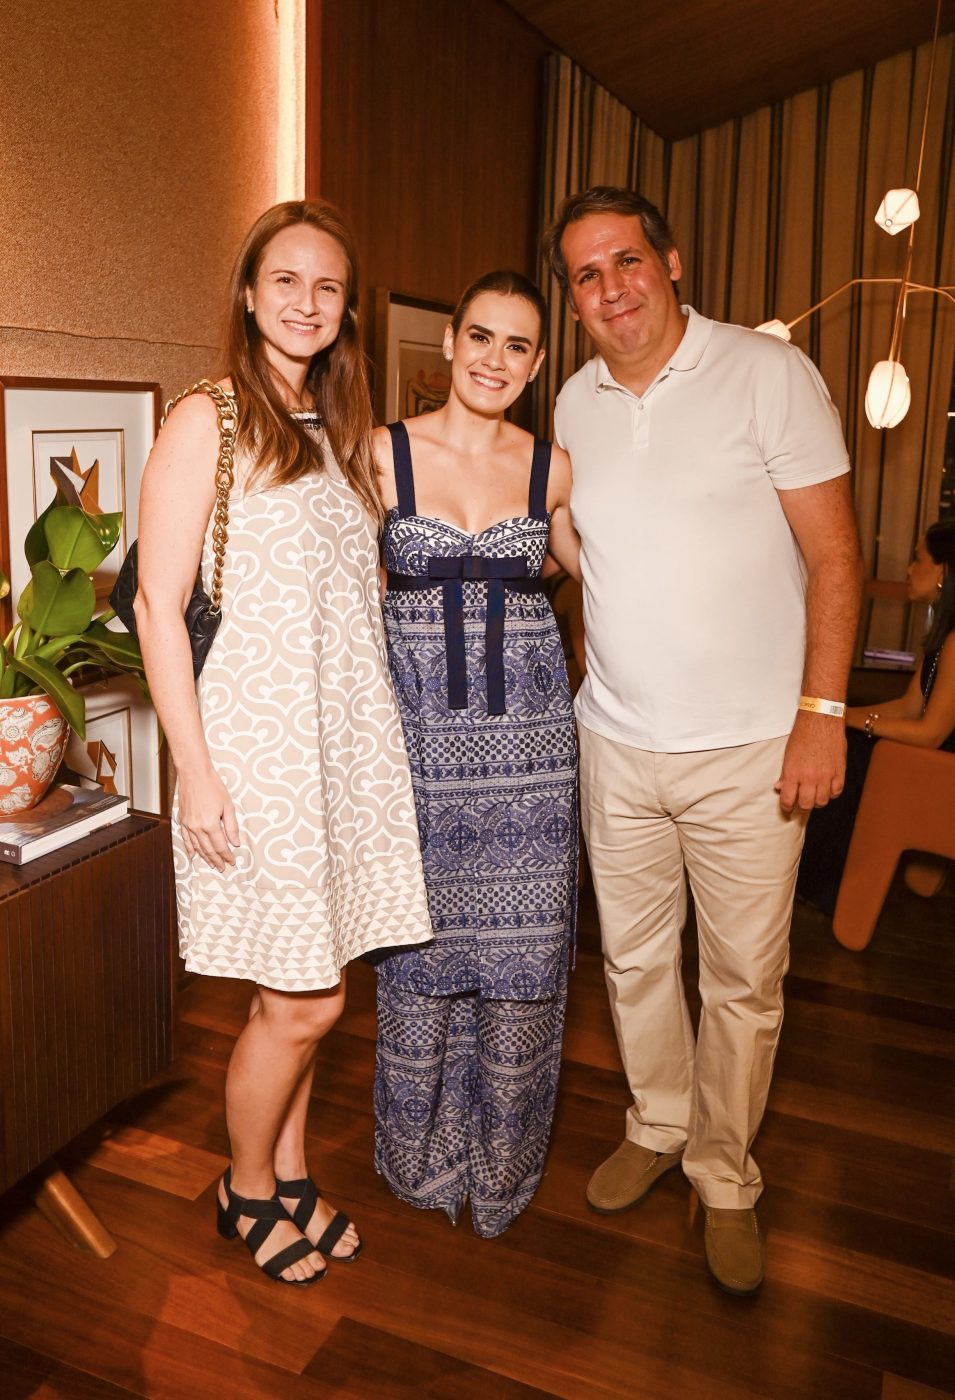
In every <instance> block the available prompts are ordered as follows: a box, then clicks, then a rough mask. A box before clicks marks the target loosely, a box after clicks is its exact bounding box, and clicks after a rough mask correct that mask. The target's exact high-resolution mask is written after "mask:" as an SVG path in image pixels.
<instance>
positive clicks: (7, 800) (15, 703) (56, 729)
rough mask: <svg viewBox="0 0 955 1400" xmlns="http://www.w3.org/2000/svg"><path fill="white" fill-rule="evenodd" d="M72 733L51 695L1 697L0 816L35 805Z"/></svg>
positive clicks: (41, 795) (46, 786)
mask: <svg viewBox="0 0 955 1400" xmlns="http://www.w3.org/2000/svg"><path fill="white" fill-rule="evenodd" d="M69 737H70V727H69V725H68V724H67V722H66V720H65V719H64V718H63V716H62V715H61V714H60V712H59V710H58V709H57V708H56V706H55V705H54V703H53V701H52V700H51V699H50V697H49V696H48V695H26V696H23V697H22V698H20V699H16V700H0V816H5V817H9V816H12V815H13V814H14V813H15V812H26V811H28V810H29V808H30V807H35V806H36V804H37V803H38V802H39V801H40V800H41V798H42V797H43V795H44V793H45V792H46V790H47V788H48V787H49V786H50V784H51V783H52V781H53V775H54V774H55V773H56V770H57V769H58V768H59V766H60V760H61V759H62V757H63V751H64V750H65V748H66V741H67V739H68V738H69Z"/></svg>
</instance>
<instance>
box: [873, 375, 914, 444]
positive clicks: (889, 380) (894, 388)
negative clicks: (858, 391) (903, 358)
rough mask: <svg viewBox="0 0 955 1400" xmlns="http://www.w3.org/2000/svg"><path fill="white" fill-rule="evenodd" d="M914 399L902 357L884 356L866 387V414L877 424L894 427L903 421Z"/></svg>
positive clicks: (878, 425)
mask: <svg viewBox="0 0 955 1400" xmlns="http://www.w3.org/2000/svg"><path fill="white" fill-rule="evenodd" d="M911 402H912V390H911V388H910V387H909V377H908V375H907V374H906V372H905V370H904V369H903V368H902V366H901V365H900V364H899V362H898V360H880V361H879V363H878V364H877V365H875V366H874V367H873V370H872V373H871V374H870V375H869V383H868V385H867V387H866V391H865V416H866V417H867V418H868V420H869V422H870V423H871V424H872V426H873V428H894V427H896V426H897V424H899V423H901V422H902V419H903V418H904V417H905V415H906V414H907V413H908V411H909V404H910V403H911Z"/></svg>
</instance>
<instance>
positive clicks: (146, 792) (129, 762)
mask: <svg viewBox="0 0 955 1400" xmlns="http://www.w3.org/2000/svg"><path fill="white" fill-rule="evenodd" d="M159 413H160V398H159V385H158V384H149V383H140V382H130V381H114V380H101V379H33V378H23V377H20V376H11V375H0V568H2V569H3V572H4V573H5V574H6V576H7V578H8V579H9V580H10V596H9V597H8V598H5V599H4V600H3V602H2V604H0V609H2V613H3V615H2V617H0V626H2V627H3V629H4V632H7V631H8V630H9V628H10V626H11V624H12V620H13V617H14V614H15V609H16V605H17V600H18V599H19V597H20V594H21V593H22V591H23V589H24V588H25V587H26V585H27V584H28V583H29V581H30V568H29V565H28V564H27V561H26V555H25V554H24V550H23V544H24V540H25V539H26V536H27V532H28V530H29V529H30V527H31V525H32V524H33V522H34V521H35V520H36V519H37V518H38V516H40V515H42V513H43V511H44V510H45V509H46V507H47V506H48V505H49V504H50V503H51V501H52V500H53V499H54V497H55V495H56V493H57V491H59V492H60V495H61V498H63V499H65V500H66V501H68V502H69V503H70V504H71V505H78V506H81V507H82V508H83V509H84V510H86V511H88V512H89V514H91V515H97V514H100V513H103V512H112V511H122V512H123V524H122V532H121V534H120V539H119V543H118V544H117V546H116V548H115V549H114V550H113V552H112V554H110V555H109V557H108V558H107V559H105V560H104V561H103V564H102V566H101V568H100V569H98V570H97V572H96V573H95V574H94V575H93V584H94V587H95V589H96V598H97V603H98V605H99V607H100V608H106V607H107V605H108V604H107V600H108V598H109V594H110V591H111V589H112V587H113V582H114V581H115V578H116V574H117V572H118V570H119V567H120V565H121V564H122V562H123V559H124V557H125V555H126V551H127V549H128V548H129V546H130V544H132V542H133V540H134V539H135V538H136V536H137V534H138V533H139V488H140V484H141V482H142V475H143V468H144V467H145V465H146V458H147V457H148V456H149V450H150V448H151V447H152V445H153V441H154V439H155V437H156V433H157V432H158V430H159ZM110 625H111V626H116V627H119V626H121V624H120V623H112V624H110ZM84 690H85V694H86V705H87V737H86V741H85V743H81V742H80V741H79V740H78V739H77V738H76V736H75V735H73V736H72V739H71V746H70V749H69V750H68V752H67V756H66V762H67V764H68V766H69V767H70V769H71V770H72V771H73V773H74V774H75V775H76V776H77V777H78V778H79V779H80V780H88V781H89V782H94V783H96V784H98V785H99V786H100V787H102V788H104V790H106V791H110V792H112V791H116V792H120V793H122V795H123V796H126V797H129V798H130V799H131V800H132V803H133V805H134V806H135V807H137V808H138V810H140V811H144V812H160V811H162V810H164V809H165V805H166V783H165V760H164V755H163V753H162V749H161V742H160V735H159V724H158V721H157V719H156V714H155V711H154V710H153V709H152V707H151V706H150V705H149V704H148V703H147V702H146V701H145V700H144V699H143V697H142V695H141V694H140V692H139V691H138V689H137V687H136V686H135V685H133V684H132V683H131V682H130V681H128V680H127V679H125V678H123V677H121V676H120V677H114V678H112V679H110V680H109V681H107V682H104V683H97V684H94V685H91V686H89V687H85V688H84Z"/></svg>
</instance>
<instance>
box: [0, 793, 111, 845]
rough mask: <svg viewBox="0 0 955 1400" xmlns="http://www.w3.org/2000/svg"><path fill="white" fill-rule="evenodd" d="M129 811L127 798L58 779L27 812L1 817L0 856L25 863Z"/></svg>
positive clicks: (108, 823)
mask: <svg viewBox="0 0 955 1400" xmlns="http://www.w3.org/2000/svg"><path fill="white" fill-rule="evenodd" d="M128 813H129V798H128V797H119V796H117V795H116V794H115V793H109V792H104V791H103V789H102V788H100V787H94V788H85V787H74V786H73V784H72V783H59V784H57V786H56V787H54V788H51V789H50V792H49V793H48V794H47V796H46V797H45V798H44V799H43V801H42V802H41V803H40V804H39V806H37V807H34V808H32V809H31V810H30V811H29V812H22V813H20V814H19V815H17V816H16V817H13V818H7V819H6V820H3V821H0V860H2V861H6V862H7V863H8V864H10V865H26V864H27V862H28V861H31V860H36V859H37V857H38V856H47V855H49V854H50V852H51V851H58V850H59V849H60V847H61V846H68V845H70V843H71V842H73V841H78V840H79V839H80V837H81V836H89V834H90V832H91V831H98V830H99V828H100V827H101V826H112V824H113V822H118V821H122V819H123V817H125V816H127V815H128Z"/></svg>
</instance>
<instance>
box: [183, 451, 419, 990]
mask: <svg viewBox="0 0 955 1400" xmlns="http://www.w3.org/2000/svg"><path fill="white" fill-rule="evenodd" d="M325 457H326V467H325V470H323V471H320V472H312V473H310V474H309V475H308V476H306V477H303V478H301V479H300V480H298V481H296V482H294V483H293V484H291V485H288V486H279V487H271V488H269V489H266V490H261V489H254V488H253V489H252V490H251V491H249V492H246V491H245V489H244V485H243V482H244V479H245V478H246V477H247V473H248V462H247V461H243V460H240V459H239V458H238V457H237V460H236V468H237V469H236V486H235V489H234V490H233V493H232V498H231V500H230V505H229V541H228V544H227V546H226V555H225V571H224V575H223V595H222V622H221V625H220V627H219V631H218V633H217V634H216V638H215V641H214V643H213V645H212V649H211V651H210V653H209V656H208V658H207V660H206V664H205V667H204V669H203V671H202V675H201V676H200V677H199V682H198V696H199V709H200V714H201V716H202V726H203V730H204V732H205V736H206V742H207V744H208V746H209V752H210V755H211V757H212V762H213V764H214V765H215V768H216V771H217V772H218V774H219V776H220V777H221V778H222V780H223V782H224V783H225V785H226V787H227V789H228V791H229V793H230V795H231V797H232V799H233V801H234V802H235V806H236V812H237V815H238V821H239V831H240V835H241V840H242V845H241V846H240V847H239V848H238V850H237V851H236V853H235V854H236V864H235V866H234V867H232V868H228V869H226V870H225V871H224V872H223V873H221V874H220V873H219V872H218V871H216V870H213V869H212V867H211V866H209V865H207V864H206V862H205V861H204V860H203V859H202V858H201V857H198V856H197V857H195V858H194V859H192V860H189V858H188V857H187V856H186V853H185V850H184V848H183V845H182V837H181V832H180V829H179V823H178V804H174V809H173V823H172V828H173V847H174V854H175V868H176V891H177V897H178V905H179V938H180V949H181V951H182V955H183V957H184V958H185V961H186V966H187V968H189V969H190V970H191V971H194V972H201V973H208V974H212V975H215V976H222V977H242V978H248V979H250V980H252V981H255V982H257V983H260V984H261V985H263V986H266V987H274V988H277V989H279V990H281V991H287V992H304V991H314V990H317V989H319V988H323V987H333V986H335V985H336V984H337V982H338V981H339V978H340V974H341V969H342V968H343V967H344V965H345V964H346V963H348V962H350V961H351V960H352V959H353V958H356V957H358V956H359V955H360V954H362V953H365V952H368V951H370V950H373V949H378V948H383V947H398V946H405V945H409V944H415V943H422V942H425V941H427V940H429V939H430V938H431V936H432V934H431V923H430V920H429V917H428V903H427V897H426V894H425V888H424V877H423V874H422V869H421V855H420V851H419V847H418V830H417V823H416V820H415V810H414V800H413V797H412V792H411V777H410V773H409V769H408V760H407V756H406V754H405V748H404V741H403V738H402V732H401V723H400V720H399V717H398V710H397V706H396V703H395V698H394V694H393V692H392V689H391V682H390V679H389V676H388V663H387V658H386V653H385V642H384V632H383V626H382V619H381V607H380V602H379V587H378V548H377V544H376V540H375V534H374V531H373V527H372V523H371V521H370V520H369V518H368V515H367V514H366V512H365V511H364V509H363V507H362V506H361V504H360V502H359V500H358V498H357V496H356V495H355V493H354V492H353V491H352V489H351V487H350V486H349V485H348V484H347V482H346V481H345V479H344V477H343V475H342V473H341V471H340V470H339V468H338V466H337V465H336V464H335V463H334V462H333V461H332V460H331V454H330V453H329V452H328V450H327V448H326V452H325ZM202 571H203V577H204V579H205V585H206V588H207V589H208V587H209V585H210V581H211V574H212V545H211V529H210V531H209V532H208V533H207V535H206V541H205V546H204V549H203V560H202Z"/></svg>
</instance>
